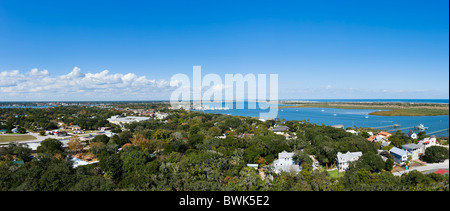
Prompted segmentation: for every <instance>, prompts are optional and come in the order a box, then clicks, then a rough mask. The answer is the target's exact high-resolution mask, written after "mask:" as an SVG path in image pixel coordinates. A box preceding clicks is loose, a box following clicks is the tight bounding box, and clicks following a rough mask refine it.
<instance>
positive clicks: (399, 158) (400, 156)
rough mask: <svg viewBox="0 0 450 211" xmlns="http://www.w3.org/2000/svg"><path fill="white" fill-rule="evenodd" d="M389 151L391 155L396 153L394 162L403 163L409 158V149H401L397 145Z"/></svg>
mask: <svg viewBox="0 0 450 211" xmlns="http://www.w3.org/2000/svg"><path fill="white" fill-rule="evenodd" d="M389 153H391V155H394V162H396V163H398V164H403V163H404V162H405V161H407V160H408V151H406V150H402V149H399V148H397V147H392V149H391V150H389Z"/></svg>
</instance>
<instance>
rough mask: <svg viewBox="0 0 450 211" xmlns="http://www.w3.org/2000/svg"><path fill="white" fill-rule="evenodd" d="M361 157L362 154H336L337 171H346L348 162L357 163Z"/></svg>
mask: <svg viewBox="0 0 450 211" xmlns="http://www.w3.org/2000/svg"><path fill="white" fill-rule="evenodd" d="M361 156H362V152H347V153H345V154H343V153H341V152H338V153H337V156H336V166H337V168H338V171H347V170H348V168H349V164H350V162H353V161H357V160H358V159H359V157H361Z"/></svg>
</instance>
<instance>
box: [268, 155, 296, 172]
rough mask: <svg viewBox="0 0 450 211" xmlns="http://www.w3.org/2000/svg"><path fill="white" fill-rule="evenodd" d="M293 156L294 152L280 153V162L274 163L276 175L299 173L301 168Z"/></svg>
mask: <svg viewBox="0 0 450 211" xmlns="http://www.w3.org/2000/svg"><path fill="white" fill-rule="evenodd" d="M292 156H294V153H293V152H286V151H283V152H281V153H278V160H275V161H273V166H274V168H275V173H277V174H278V173H280V172H281V171H285V172H296V173H298V172H299V171H300V166H299V165H297V164H295V162H294V160H293V159H292Z"/></svg>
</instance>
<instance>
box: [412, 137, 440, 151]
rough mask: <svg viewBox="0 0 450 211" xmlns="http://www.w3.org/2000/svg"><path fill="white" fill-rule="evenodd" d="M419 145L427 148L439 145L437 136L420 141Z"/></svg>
mask: <svg viewBox="0 0 450 211" xmlns="http://www.w3.org/2000/svg"><path fill="white" fill-rule="evenodd" d="M417 144H419V145H423V146H425V148H428V147H431V146H436V145H438V143H437V141H436V136H435V135H432V136H430V137H428V138H424V139H423V140H421V141H419V142H418V143H417Z"/></svg>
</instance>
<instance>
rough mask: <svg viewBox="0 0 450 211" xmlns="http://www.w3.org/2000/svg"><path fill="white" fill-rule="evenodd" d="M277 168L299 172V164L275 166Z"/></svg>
mask: <svg viewBox="0 0 450 211" xmlns="http://www.w3.org/2000/svg"><path fill="white" fill-rule="evenodd" d="M275 170H278V171H284V172H299V171H300V166H299V165H284V166H275Z"/></svg>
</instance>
